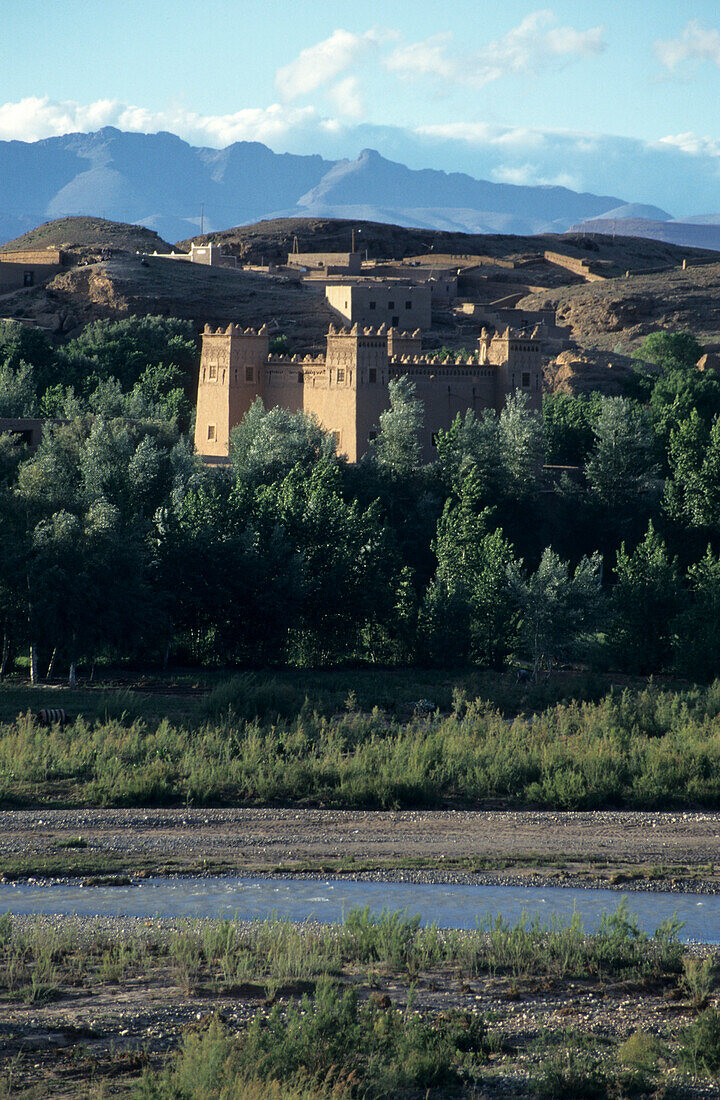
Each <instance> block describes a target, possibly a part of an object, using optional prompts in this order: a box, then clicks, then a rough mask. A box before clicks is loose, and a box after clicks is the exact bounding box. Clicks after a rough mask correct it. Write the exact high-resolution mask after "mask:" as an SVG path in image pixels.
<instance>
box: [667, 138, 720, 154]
mask: <svg viewBox="0 0 720 1100" xmlns="http://www.w3.org/2000/svg"><path fill="white" fill-rule="evenodd" d="M663 146H672V148H674V149H680V150H681V151H682V152H683V153H690V154H691V155H692V156H707V157H720V141H717V140H716V139H715V138H709V137H699V136H698V134H693V133H692V132H688V133H686V134H668V136H667V137H664V138H660V141H659V142H657V143H656V148H662V147H663Z"/></svg>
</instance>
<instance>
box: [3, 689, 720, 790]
mask: <svg viewBox="0 0 720 1100" xmlns="http://www.w3.org/2000/svg"><path fill="white" fill-rule="evenodd" d="M481 677H482V674H475V675H474V676H473V675H472V674H470V675H468V677H467V678H466V679H465V680H464V681H463V680H461V681H460V682H458V680H457V679H452V678H449V677H445V678H443V677H442V676H441V674H431V675H430V676H429V677H426V678H425V679H422V678H420V677H418V678H413V677H410V676H407V675H406V676H404V677H403V676H402V674H392V673H380V674H378V673H357V672H352V673H347V674H346V675H343V674H341V673H337V672H335V673H328V674H315V675H314V676H312V677H310V676H307V675H306V674H301V673H297V674H295V675H293V676H291V675H289V674H285V675H284V676H282V677H280V676H275V675H270V676H261V675H257V674H249V673H248V674H243V675H240V676H236V677H233V678H231V679H229V680H227V679H225V680H220V681H218V682H216V684H215V686H214V687H212V689H211V690H209V691H207V693H206V694H202V686H201V685H197V684H192V685H191V684H188V685H187V689H188V690H189V691H190V692H194V693H195V694H185V695H182V694H178V693H176V694H175V695H173V696H166V695H161V694H159V693H158V692H157V691H155V692H151V691H149V690H148V691H146V692H145V693H143V692H142V691H128V690H125V691H119V692H118V691H115V692H103V691H101V690H99V689H93V690H88V689H86V690H85V691H84V692H78V693H68V694H67V695H65V694H62V693H60V692H54V691H51V692H50V693H49V695H48V694H46V693H43V691H42V689H34V690H36V691H37V695H36V696H35V698H34V699H33V700H32V701H33V702H34V703H35V704H36V705H37V703H39V702H40V701H41V700H42V701H43V702H47V701H49V698H50V697H52V702H53V703H54V705H56V706H57V705H59V704H60V700H62V703H63V704H64V705H66V709H67V710H68V711H69V712H70V714H71V715H72V705H73V703H76V704H77V707H78V710H79V712H80V713H79V714H76V715H74V716H73V717H74V721H72V722H69V723H68V724H66V725H65V726H64V727H61V726H58V725H56V726H54V727H52V728H51V729H44V728H42V727H41V726H39V725H38V723H37V722H36V721H35V720H34V719H33V717H32V715H31V714H29V713H25V714H21V715H20V717H18V718H16V719H15V721H9V722H5V723H2V724H0V804H2V805H5V806H8V807H9V806H33V805H37V806H52V805H56V806H133V805H138V806H139V805H213V804H216V805H303V806H333V807H341V808H356V809H357V808H370V809H372V808H384V809H394V808H400V807H406V808H411V807H439V806H465V807H473V806H481V805H484V804H488V803H489V802H491V803H492V804H494V805H497V804H498V803H499V804H502V805H507V806H518V807H522V806H538V807H544V808H552V809H597V808H606V807H616V808H620V807H624V808H629V809H667V808H695V807H702V808H708V809H711V808H716V807H718V806H720V683H715V684H713V685H711V686H710V687H708V688H706V689H688V690H685V691H680V692H678V691H669V690H660V689H658V688H657V687H656V686H654V685H650V686H649V687H646V688H645V689H644V690H642V691H638V690H631V689H626V690H624V691H622V692H620V691H613V692H611V693H610V694H608V695H606V696H604V697H601V698H599V699H598V700H597V701H589V702H578V701H572V702H556V703H552V702H551V697H552V695H553V694H554V695H555V696H556V698H560V699H562V698H563V695H565V696H566V697H567V695H568V694H575V695H578V694H579V695H581V697H582V695H585V697H590V698H591V699H592V697H593V696H594V695H598V694H600V693H599V691H598V688H599V686H600V685H598V684H597V683H596V682H595V681H587V680H584V681H582V683H581V684H580V688H581V689H582V690H578V684H573V685H570V684H568V683H567V682H566V683H564V684H563V683H560V682H558V683H557V684H555V685H550V686H548V687H540V688H535V689H533V690H532V693H527V694H526V695H525V696H524V698H525V701H526V704H527V712H523V713H521V714H519V715H518V716H516V717H514V718H512V717H511V714H512V711H513V709H517V704H518V701H519V699H521V698H522V697H523V694H522V693H523V689H521V688H519V687H518V686H516V685H513V684H511V683H508V682H507V680H505V681H503V680H501V679H500V678H496V680H495V682H486V683H484V684H483V683H482V680H481ZM205 687H207V688H210V684H207V685H205ZM483 687H485V688H490V689H492V690H490V691H486V692H485V693H483V694H478V695H477V696H474V695H471V694H468V688H470V689H471V691H472V690H473V689H476V688H479V689H480V691H482V688H483ZM177 689H178V692H179V691H180V685H177ZM28 691H29V689H27V688H26V687H22V686H8V687H5V688H3V691H2V695H3V697H4V705H5V706H6V707H7V708H8V709H9V710H13V709H16V708H19V709H20V710H23V709H24V707H25V706H26V705H27V702H28ZM421 692H422V693H423V694H422V695H421V694H420V693H421ZM30 694H31V695H32V692H31V693H30ZM533 694H534V698H533ZM493 695H494V699H493ZM431 696H434V698H432V697H431ZM543 697H544V698H543ZM543 702H544V703H545V706H544V709H539V708H540V706H541V705H542V703H543ZM383 704H384V705H383ZM446 708H447V709H446ZM173 711H174V714H173ZM16 713H17V710H16Z"/></svg>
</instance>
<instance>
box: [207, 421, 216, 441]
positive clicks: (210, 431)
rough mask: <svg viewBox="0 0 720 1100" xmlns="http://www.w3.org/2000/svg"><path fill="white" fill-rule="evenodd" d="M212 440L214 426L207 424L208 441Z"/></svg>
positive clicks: (213, 437)
mask: <svg viewBox="0 0 720 1100" xmlns="http://www.w3.org/2000/svg"><path fill="white" fill-rule="evenodd" d="M214 439H215V425H214V424H208V441H212V440H214Z"/></svg>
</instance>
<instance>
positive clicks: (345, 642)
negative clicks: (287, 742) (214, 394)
mask: <svg viewBox="0 0 720 1100" xmlns="http://www.w3.org/2000/svg"><path fill="white" fill-rule="evenodd" d="M646 344H647V347H645V348H641V359H640V360H639V363H638V370H637V374H636V377H635V379H634V380H633V383H632V386H630V387H629V389H628V394H627V396H625V397H616V398H603V397H600V396H599V395H594V396H592V397H590V398H586V397H577V398H573V397H569V396H556V397H551V398H549V399H547V401H546V402H545V409H544V418H543V419H544V430H543V423H542V421H541V418H540V417H539V416H537V415H536V414H533V413H531V412H530V411H529V410H528V409H527V407H526V406H525V404H524V402H523V399H522V398H515V399H512V400H510V401H509V402H508V405H507V407H506V408H505V409H504V410H503V411H502V413H501V414H500V415H496V414H495V413H494V412H491V411H487V412H484V413H483V414H482V415H480V416H478V417H476V416H474V415H473V414H472V413H471V412H468V413H466V414H465V415H464V416H458V418H457V419H456V421H455V423H454V424H453V425H452V427H451V428H450V430H449V431H447V432H441V433H439V438H438V441H437V459H436V461H435V462H433V463H432V464H430V465H427V466H424V465H422V464H421V461H420V452H419V448H418V445H417V428H418V425H419V424H420V422H421V420H422V416H423V409H422V405H421V403H420V402H419V401H418V400H417V398H416V396H415V393H414V388H413V386H412V383H411V382H410V381H409V380H408V379H407V378H402V379H399V380H398V381H397V382H394V383H392V387H391V395H390V397H391V401H390V406H389V408H388V409H387V411H386V412H385V413H383V414H382V416H381V417H380V422H379V424H378V436H377V439H376V440H375V441H374V443H373V446H372V447H371V449H370V452H369V453H368V455H367V456H366V457H365V459H364V460H363V461H362V462H361V463H359V464H358V465H357V466H349V465H348V464H347V463H346V462H345V461H344V459H343V458H342V457H340V456H338V455H337V454H336V453H335V448H334V442H333V438H332V436H330V435H326V434H325V433H324V432H323V431H322V429H321V428H320V426H319V425H318V424H317V423H316V422H315V421H313V420H312V419H309V418H308V417H306V416H304V415H302V414H293V413H289V412H287V411H285V410H282V409H265V408H264V407H263V405H262V402H260V401H258V402H256V403H255V405H253V407H252V408H251V409H250V411H249V413H248V414H247V416H246V417H245V420H244V421H243V423H242V424H241V425H240V426H239V427H238V428H236V429H235V431H234V432H233V435H232V441H231V459H232V462H231V465H230V466H229V467H228V468H223V469H221V470H217V469H208V468H207V467H205V466H204V465H203V464H202V463H201V462H200V461H199V460H198V458H197V457H196V456H195V455H194V454H193V449H192V445H191V443H190V442H189V436H188V430H189V427H190V421H191V406H190V403H189V399H188V394H189V393H191V389H192V385H193V382H194V374H193V372H194V370H195V369H196V366H197V342H196V339H195V336H194V334H193V331H192V327H191V326H190V325H189V324H187V323H186V322H182V321H176V320H168V319H164V318H153V317H144V318H129V319H127V320H125V321H118V322H110V321H104V322H97V323H95V324H92V325H89V326H88V327H87V328H86V329H85V331H84V332H83V333H82V335H81V336H79V337H77V338H76V339H74V340H72V341H71V342H70V343H68V344H65V345H64V346H62V347H58V346H55V345H53V344H52V343H51V342H50V341H49V340H48V339H47V338H46V337H45V336H44V334H43V333H41V332H39V331H38V330H36V329H32V328H30V327H26V326H22V325H19V324H16V323H12V322H2V323H0V416H22V415H44V416H52V417H54V418H57V420H58V421H61V422H60V423H57V424H55V425H53V426H49V427H48V428H47V429H46V431H45V435H44V438H43V441H42V444H41V446H40V447H39V449H38V450H37V451H36V452H35V453H34V454H30V453H28V452H27V451H26V450H24V449H23V448H22V447H19V446H17V445H15V444H14V443H13V441H12V438H11V437H9V436H3V437H0V644H1V645H2V650H1V652H0V675H1V674H2V673H3V672H5V671H7V670H8V669H9V668H10V667H11V665H12V662H13V661H14V660H16V659H17V658H18V657H23V658H24V659H27V660H29V661H30V668H31V673H32V675H33V677H42V676H44V675H45V674H46V671H47V669H48V668H49V667H51V666H54V667H55V669H56V670H59V669H62V670H63V673H67V674H68V675H69V676H70V677H71V678H72V677H74V675H75V670H76V668H77V667H78V664H79V663H83V664H84V665H86V666H89V665H92V664H93V663H94V662H95V661H97V660H101V659H108V660H128V659H130V660H132V659H135V660H143V661H155V662H159V663H163V662H167V661H168V660H169V659H172V660H181V661H184V662H188V661H190V662H197V663H206V662H212V663H219V664H240V665H247V666H257V665H273V664H285V663H292V664H296V665H312V664H337V663H341V662H349V661H352V662H377V663H383V664H390V665H402V664H411V663H428V664H448V665H451V664H454V665H458V664H466V663H474V664H478V665H482V666H488V667H502V666H503V665H504V664H505V663H506V662H507V661H508V660H509V659H510V658H515V659H519V660H521V661H524V662H526V663H527V665H528V667H530V668H531V669H532V671H533V672H534V673H535V674H536V675H537V674H539V673H540V672H541V670H544V672H545V674H547V675H549V673H550V670H551V669H552V667H553V665H554V664H556V663H557V662H558V661H560V660H567V659H572V658H577V657H582V658H583V659H584V660H586V661H589V662H590V663H591V664H593V665H595V666H596V667H602V668H618V669H623V670H627V671H631V672H641V673H650V672H655V671H661V670H675V671H677V672H678V673H680V674H682V675H686V676H688V677H691V678H711V677H713V676H716V675H718V674H720V648H719V647H718V641H719V640H720V637H719V633H720V626H719V625H718V624H719V622H720V617H719V615H718V611H719V610H720V557H719V555H720V488H719V486H720V476H719V475H720V380H718V378H717V377H716V376H715V374H714V373H712V372H706V373H705V374H702V373H700V372H698V371H697V369H696V367H695V365H694V364H695V362H696V358H697V354H698V347H697V345H696V343H695V342H694V341H693V338H692V337H689V336H688V335H687V334H684V333H677V334H668V333H656V334H653V336H652V337H648V340H647V341H646ZM648 364H650V365H649V366H648ZM543 457H545V459H546V461H549V462H550V463H552V464H555V465H567V466H575V467H578V469H577V470H576V471H575V472H574V473H573V472H572V471H570V473H569V474H568V473H566V474H564V475H563V476H562V477H560V479H559V480H558V479H557V478H555V479H554V480H552V481H550V480H549V479H548V477H547V475H544V474H543V472H542V462H543Z"/></svg>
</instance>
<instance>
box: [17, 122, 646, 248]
mask: <svg viewBox="0 0 720 1100" xmlns="http://www.w3.org/2000/svg"><path fill="white" fill-rule="evenodd" d="M625 205H626V204H625V203H624V201H623V199H621V198H618V197H616V196H607V195H593V194H590V193H584V194H579V193H577V192H575V191H571V190H569V189H568V188H565V187H554V186H542V187H530V186H518V185H514V184H506V183H492V182H490V181H487V180H477V179H473V178H472V177H471V176H468V175H465V174H462V173H458V172H456V173H450V174H448V173H446V172H442V171H438V170H436V169H421V170H415V169H410V168H407V167H405V166H404V165H402V164H398V163H395V162H394V161H390V160H386V159H385V158H384V157H382V156H380V154H379V153H377V152H375V151H374V150H372V149H365V150H363V152H362V153H360V155H359V156H358V157H357V159H355V160H339V161H328V160H324V159H323V158H322V157H320V156H316V155H308V156H298V155H295V154H290V153H274V152H272V150H271V149H269V148H268V147H267V146H266V145H263V144H261V143H260V142H236V143H235V144H233V145H229V146H228V147H227V148H225V149H208V148H198V147H194V146H191V145H189V144H188V143H187V142H185V141H183V140H182V139H181V138H179V137H177V136H176V135H174V134H170V133H164V132H162V133H158V134H139V133H126V132H123V131H121V130H117V129H115V128H113V127H106V128H105V129H102V130H98V131H97V132H96V133H91V134H79V133H78V134H66V135H64V136H62V137H54V138H46V139H45V140H43V141H36V142H20V141H3V142H0V242H1V241H5V240H8V239H10V238H12V237H15V236H17V235H19V234H20V233H23V232H25V231H26V230H28V229H31V228H33V227H34V226H37V225H40V224H41V223H43V222H46V221H48V220H49V219H53V218H60V217H64V216H67V215H72V214H86V215H93V216H96V217H102V218H107V219H110V220H116V221H121V222H136V223H141V224H142V225H145V226H147V227H148V228H150V229H154V230H155V231H156V232H158V233H159V234H160V235H161V236H162V237H164V238H166V239H168V240H178V239H180V238H187V237H189V236H193V235H195V234H197V233H198V231H199V229H200V217H201V206H202V207H203V208H204V226H203V228H204V229H205V230H206V231H215V230H221V229H224V228H227V227H229V226H235V225H242V224H248V223H250V222H254V221H257V220H259V219H262V218H269V217H312V216H322V217H346V218H351V219H352V218H358V219H362V220H371V221H381V222H391V223H395V224H399V225H406V226H419V227H421V228H428V229H431V228H432V229H447V230H451V231H455V232H471V233H478V232H479V233H497V232H504V233H518V234H533V233H539V232H562V231H563V230H565V229H568V228H569V226H570V225H571V224H572V223H576V222H580V221H585V220H587V219H593V218H598V217H600V216H602V215H603V214H605V213H606V212H607V211H612V210H617V208H623V207H624V206H625Z"/></svg>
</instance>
